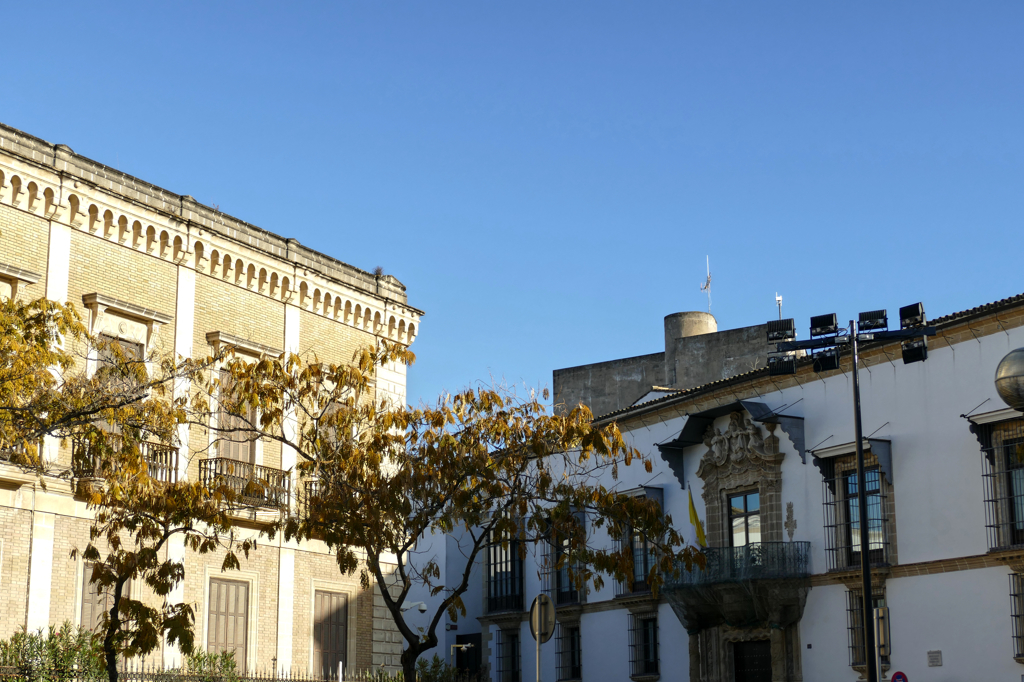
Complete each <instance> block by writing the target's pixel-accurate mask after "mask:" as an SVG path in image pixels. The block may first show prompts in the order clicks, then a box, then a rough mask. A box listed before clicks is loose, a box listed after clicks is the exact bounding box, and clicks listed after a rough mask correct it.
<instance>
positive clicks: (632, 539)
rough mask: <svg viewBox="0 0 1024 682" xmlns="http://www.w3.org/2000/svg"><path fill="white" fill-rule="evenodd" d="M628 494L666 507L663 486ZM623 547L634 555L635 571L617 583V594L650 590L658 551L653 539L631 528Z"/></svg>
mask: <svg viewBox="0 0 1024 682" xmlns="http://www.w3.org/2000/svg"><path fill="white" fill-rule="evenodd" d="M626 494H627V495H631V496H634V497H644V498H647V499H648V500H652V501H653V502H654V503H655V504H657V505H658V507H659V508H661V509H664V507H665V505H664V491H663V490H662V489H661V488H639V489H637V490H636V491H633V492H627V493H626ZM622 544H623V548H624V549H625V550H626V551H628V552H629V553H630V554H631V555H632V559H633V572H632V575H631V576H630V579H628V580H627V581H625V582H620V583H617V591H616V596H622V595H625V594H630V593H643V592H650V590H651V586H650V584H649V582H648V578H649V577H650V575H651V570H652V569H653V568H654V567H655V566H656V565H657V560H658V556H657V552H656V551H655V547H654V543H653V542H651V539H650V538H648V537H647V536H646V535H644V534H643V533H642V532H640V531H638V530H634V529H632V528H630V529H629V530H628V531H627V532H626V534H625V536H624V537H623V538H622Z"/></svg>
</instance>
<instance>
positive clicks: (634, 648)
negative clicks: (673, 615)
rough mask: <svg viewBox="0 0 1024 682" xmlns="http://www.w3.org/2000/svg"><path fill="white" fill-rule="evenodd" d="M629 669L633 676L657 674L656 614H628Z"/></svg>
mask: <svg viewBox="0 0 1024 682" xmlns="http://www.w3.org/2000/svg"><path fill="white" fill-rule="evenodd" d="M629 664H630V666H629V671H630V676H631V677H633V678H638V677H653V676H657V675H658V673H659V670H658V614H657V613H656V612H653V611H652V612H649V613H633V614H630V624H629Z"/></svg>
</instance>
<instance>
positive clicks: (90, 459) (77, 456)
mask: <svg viewBox="0 0 1024 682" xmlns="http://www.w3.org/2000/svg"><path fill="white" fill-rule="evenodd" d="M108 439H109V440H110V441H111V445H112V447H113V450H114V452H117V451H118V450H120V449H121V442H120V438H118V437H116V436H108ZM139 448H140V449H141V450H142V458H143V459H144V460H145V461H146V469H147V473H148V474H149V477H150V478H152V479H153V480H156V481H161V482H163V483H176V482H177V481H178V448H176V447H173V446H170V445H164V444H163V443H148V442H146V443H140V444H139ZM71 466H72V471H73V473H74V475H75V477H76V478H103V471H102V469H103V463H102V461H101V459H100V457H99V456H98V455H97V453H95V452H93V451H92V448H91V446H90V444H89V442H88V441H85V440H76V441H72V443H71Z"/></svg>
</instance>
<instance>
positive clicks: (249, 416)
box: [217, 369, 256, 464]
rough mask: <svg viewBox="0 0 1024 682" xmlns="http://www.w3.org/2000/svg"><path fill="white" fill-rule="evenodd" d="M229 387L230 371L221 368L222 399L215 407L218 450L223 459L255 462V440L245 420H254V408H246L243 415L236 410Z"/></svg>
mask: <svg viewBox="0 0 1024 682" xmlns="http://www.w3.org/2000/svg"><path fill="white" fill-rule="evenodd" d="M231 388H232V383H231V372H229V371H228V370H226V369H222V370H221V371H220V395H221V396H222V399H220V400H219V401H218V403H219V404H218V409H217V428H218V430H219V434H218V438H219V441H218V446H217V447H218V448H219V451H218V452H219V454H220V457H222V458H224V459H231V460H234V461H236V462H244V463H246V464H252V463H254V462H255V456H254V455H255V453H256V441H255V440H254V439H253V437H252V434H251V433H250V432H249V431H247V430H246V422H247V421H249V422H252V421H255V419H256V415H255V410H253V409H252V408H247V409H246V410H245V414H244V415H243V414H241V413H240V412H238V411H236V410H235V409H234V406H233V405H232V404H231V403H232V401H231V399H230V395H231Z"/></svg>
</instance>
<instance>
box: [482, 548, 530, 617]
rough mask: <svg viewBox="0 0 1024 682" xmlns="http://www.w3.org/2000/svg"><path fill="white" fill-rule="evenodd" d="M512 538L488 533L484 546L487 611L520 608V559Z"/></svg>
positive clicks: (521, 590)
mask: <svg viewBox="0 0 1024 682" xmlns="http://www.w3.org/2000/svg"><path fill="white" fill-rule="evenodd" d="M519 546H520V543H519V541H518V540H516V539H514V538H503V537H501V536H499V535H498V534H497V533H495V534H492V536H491V542H490V543H489V544H488V545H487V611H488V612H490V613H493V612H495V611H522V610H523V558H522V557H521V556H520V555H519Z"/></svg>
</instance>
